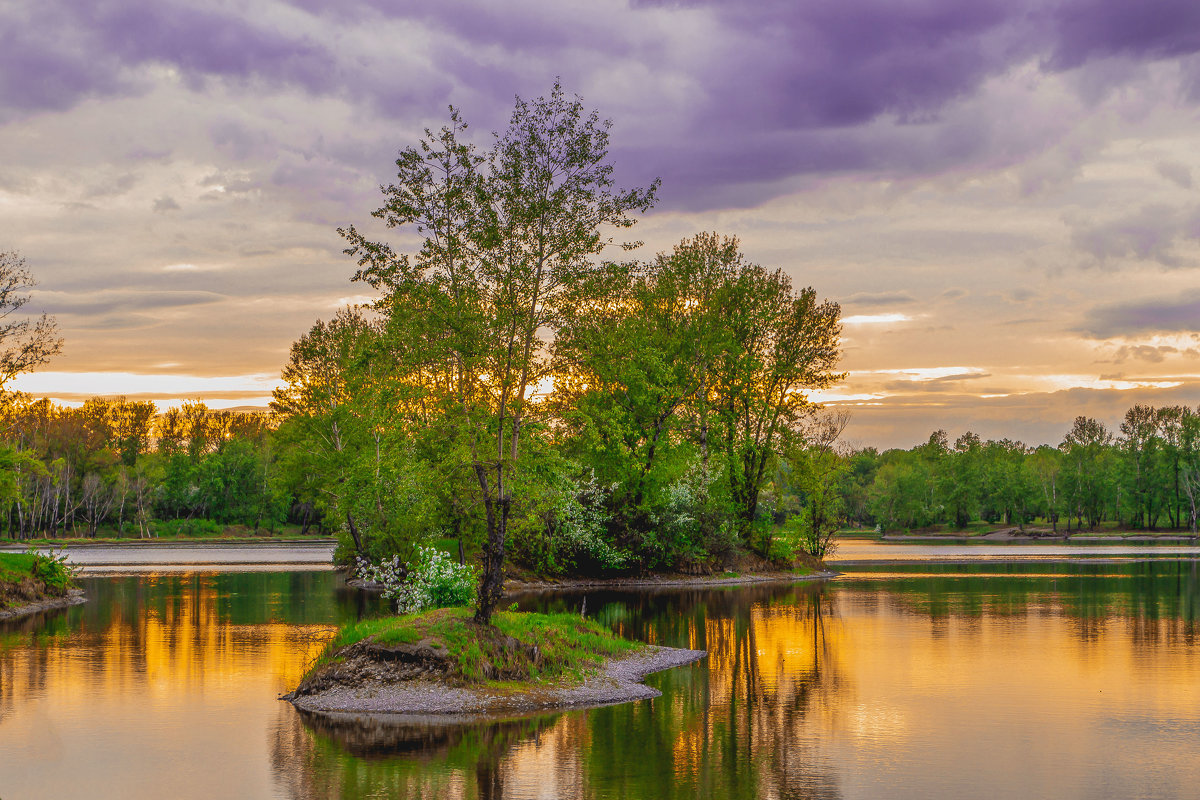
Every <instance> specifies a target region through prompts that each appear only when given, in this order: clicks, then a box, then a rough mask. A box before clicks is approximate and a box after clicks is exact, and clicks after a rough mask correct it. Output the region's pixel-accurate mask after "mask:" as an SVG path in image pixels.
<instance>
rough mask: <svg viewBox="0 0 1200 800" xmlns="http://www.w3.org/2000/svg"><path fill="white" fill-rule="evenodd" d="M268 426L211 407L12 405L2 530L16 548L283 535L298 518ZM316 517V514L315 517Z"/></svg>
mask: <svg viewBox="0 0 1200 800" xmlns="http://www.w3.org/2000/svg"><path fill="white" fill-rule="evenodd" d="M271 437H272V433H271V424H270V417H269V415H268V414H266V413H240V412H234V411H216V410H212V409H209V408H207V407H205V406H204V405H203V404H202V403H186V404H184V405H183V407H182V408H172V409H168V410H166V411H165V412H163V413H159V412H158V409H157V408H156V407H155V405H154V403H152V402H149V401H126V400H122V399H115V400H112V399H103V398H93V399H91V400H88V401H87V402H86V403H84V404H83V406H82V407H80V408H66V407H62V406H58V405H55V404H53V403H51V402H50V401H49V400H46V399H43V400H38V401H35V402H29V401H22V400H20V399H19V398H11V397H10V398H9V402H7V403H6V404H5V406H4V409H3V412H2V418H0V464H2V469H0V508H3V518H2V520H0V524H2V526H3V529H4V533H5V534H6V535H8V536H9V537H12V538H19V539H28V538H31V537H51V536H58V537H67V536H90V537H94V536H96V535H97V532H98V531H99V530H100V528H101V527H102V526H106V527H111V528H112V532H113V533H116V534H117V535H121V536H134V535H136V536H142V537H149V536H153V535H156V534H157V533H161V532H171V533H174V532H179V533H188V532H193V533H199V532H204V531H206V530H208V531H211V530H213V529H219V526H220V525H223V524H240V525H246V526H249V527H251V528H254V529H258V528H259V527H267V528H274V527H275V526H277V525H278V524H279V523H280V522H282V521H283V520H284V519H285V518H286V516H287V515H288V513H289V512H290V511H293V510H295V511H296V513H297V514H299V515H300V517H301V518H302V519H303V518H305V517H306V516H307V519H306V520H305V521H308V519H312V518H313V512H312V509H311V507H310V508H308V509H303V508H299V507H297V508H295V509H294V508H293V507H294V506H295V504H294V503H293V502H292V501H291V497H290V494H289V493H288V491H287V490H286V487H283V486H282V485H281V483H280V480H279V476H278V475H277V474H276V472H275V470H274V465H275V458H274V455H273V448H272V445H271ZM306 512H307V515H306Z"/></svg>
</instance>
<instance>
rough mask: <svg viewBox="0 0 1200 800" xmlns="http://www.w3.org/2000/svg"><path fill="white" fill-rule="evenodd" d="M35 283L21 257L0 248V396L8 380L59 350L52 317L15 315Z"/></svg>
mask: <svg viewBox="0 0 1200 800" xmlns="http://www.w3.org/2000/svg"><path fill="white" fill-rule="evenodd" d="M35 285H37V281H35V280H34V279H33V275H32V273H30V271H29V269H28V268H27V267H26V266H25V259H23V258H21V257H20V256H19V255H17V253H15V252H12V251H9V252H0V399H4V398H5V397H6V395H7V393H8V390H7V389H6V385H7V384H8V382H9V381H11V380H12V379H13V378H15V377H16V376H18V375H21V374H23V373H26V372H29V371H30V370H32V369H33V368H34V367H37V366H40V365H41V364H45V363H46V362H47V361H49V360H50V358H51V357H52V356H55V355H58V353H59V352H60V351H61V350H62V343H63V340H62V338H61V337H59V335H58V325H57V323H56V322H55V320H54V318H53V317H49V316H47V315H46V314H42V315H41V316H40V317H35V318H33V319H30V318H27V317H20V316H18V312H20V311H21V309H23V308H24V307H25V305H26V304H28V303H29V295H28V294H26V293H27V292H28V291H29V290H30V289H31V288H33V287H34V286H35Z"/></svg>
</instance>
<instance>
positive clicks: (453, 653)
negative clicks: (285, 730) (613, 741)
mask: <svg viewBox="0 0 1200 800" xmlns="http://www.w3.org/2000/svg"><path fill="white" fill-rule="evenodd" d="M703 655H704V653H703V652H702V651H695V650H677V649H675V648H668V647H654V646H651V645H645V644H641V643H638V642H632V641H629V640H627V639H622V638H620V637H619V636H616V635H615V634H613V633H612V632H611V631H609V630H607V629H605V628H604V627H602V626H600V625H598V624H597V623H595V622H592V621H590V620H586V619H583V618H581V617H580V616H578V615H576V614H534V613H521V612H513V611H501V612H497V613H495V614H494V615H493V616H492V624H491V625H479V624H477V623H475V622H474V621H473V619H472V612H471V610H470V609H466V608H441V609H436V610H433V611H426V612H423V613H420V614H412V615H406V616H399V617H386V618H381V619H371V620H364V621H361V622H358V623H355V624H353V625H348V626H346V627H344V628H342V630H341V631H339V632H338V634H337V635H336V636H335V637H334V638H333V639H332V640H331V641H330V642H329V644H328V645H327V646H326V648H325V650H324V651H323V652H322V653H321V654H320V655H319V656H318V657H317V659H316V661H315V662H314V663H313V666H312V667H311V668H309V670H308V672H307V673H306V674H305V676H304V679H303V680H302V681H301V683H300V686H299V687H297V689H296V691H294V692H292V693H291V694H290V695H287V696H286V699H288V700H291V701H292V702H294V703H296V705H297V706H298V707H300V708H302V709H304V710H308V711H324V712H339V711H343V712H363V711H375V712H393V713H420V714H478V713H491V712H503V711H508V712H511V711H526V710H534V709H542V708H549V707H568V706H580V705H599V704H605V703H613V702H621V701H624V700H634V699H641V698H644V697H654V696H657V694H658V693H657V692H656V691H654V690H652V689H649V688H648V687H646V686H643V685H641V684H640V683H639V681H640V680H641V678H642V677H644V676H645V675H646V674H648V673H650V672H656V671H658V670H661V669H666V668H668V667H673V666H678V665H681V664H686V663H688V662H691V661H695V660H696V659H698V658H700V657H702V656H703Z"/></svg>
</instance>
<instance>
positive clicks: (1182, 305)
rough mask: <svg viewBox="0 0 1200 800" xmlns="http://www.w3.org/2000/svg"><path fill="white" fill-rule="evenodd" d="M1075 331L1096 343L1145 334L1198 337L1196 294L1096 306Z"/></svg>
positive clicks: (1199, 318)
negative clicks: (1173, 334)
mask: <svg viewBox="0 0 1200 800" xmlns="http://www.w3.org/2000/svg"><path fill="white" fill-rule="evenodd" d="M1077 330H1079V331H1080V332H1081V333H1085V334H1087V335H1088V336H1091V337H1093V338H1096V339H1109V338H1112V337H1115V336H1137V335H1144V334H1148V333H1193V334H1200V291H1192V292H1186V293H1184V294H1183V295H1177V296H1175V297H1156V298H1146V299H1142V300H1133V301H1130V302H1127V303H1114V304H1112V305H1106V306H1099V307H1097V308H1093V309H1092V310H1091V311H1089V312H1088V313H1087V316H1086V318H1085V319H1084V321H1083V324H1082V325H1080V326H1079V327H1078V328H1077ZM1133 355H1135V356H1137V355H1138V354H1136V353H1133Z"/></svg>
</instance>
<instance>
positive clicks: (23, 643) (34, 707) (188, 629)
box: [0, 575, 335, 798]
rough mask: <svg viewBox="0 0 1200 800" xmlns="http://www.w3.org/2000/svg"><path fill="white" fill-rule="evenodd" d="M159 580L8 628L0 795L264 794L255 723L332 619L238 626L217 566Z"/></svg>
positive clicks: (3, 652) (0, 664) (291, 681)
mask: <svg viewBox="0 0 1200 800" xmlns="http://www.w3.org/2000/svg"><path fill="white" fill-rule="evenodd" d="M164 579H166V578H164V577H163V576H147V578H146V579H145V581H146V582H145V584H144V588H145V592H144V596H138V597H134V598H126V601H125V602H121V603H113V604H112V605H111V606H110V607H109V608H107V609H104V610H103V613H94V614H92V615H90V616H89V615H87V614H84V615H83V616H82V619H81V620H80V621H79V623H78V624H77V625H73V626H71V628H70V629H67V630H63V631H61V632H59V633H47V632H46V631H44V630H39V631H36V632H31V633H24V634H23V633H13V632H10V633H9V634H7V635H6V636H5V638H4V639H3V641H2V643H0V796H3V797H5V798H8V797H51V796H60V797H67V796H77V797H89V798H95V797H154V796H157V797H163V798H166V797H210V798H211V797H241V796H245V797H251V796H270V795H271V793H272V792H271V785H272V783H271V780H272V779H271V774H270V770H269V767H268V761H267V758H266V741H265V736H264V731H263V729H262V727H261V725H260V724H259V721H258V720H259V718H260V717H264V715H265V714H266V713H267V712H268V710H271V709H272V707H273V706H275V705H279V704H280V702H279V701H278V700H277V699H276V698H277V696H278V694H279V693H280V692H282V691H286V690H287V689H288V688H290V687H292V686H294V685H295V684H296V683H297V682H298V680H299V678H300V676H301V674H302V673H303V670H304V667H305V665H306V664H307V663H308V662H309V660H310V659H311V658H312V657H313V656H315V654H316V652H318V651H319V649H320V648H321V646H322V643H323V641H324V639H325V638H327V637H328V636H330V635H332V633H333V632H334V631H335V628H334V627H333V626H330V625H290V624H284V623H282V622H263V623H260V624H246V625H238V624H234V623H232V622H231V621H230V620H229V618H228V615H227V614H223V613H222V612H221V611H220V610H219V607H220V605H221V603H220V602H219V600H220V598H219V596H218V592H217V590H216V589H215V587H214V586H213V581H212V576H204V575H200V576H192V577H191V578H190V579H187V580H184V581H183V583H180V584H179V585H178V588H177V590H174V591H170V592H169V593H168V598H167V600H166V602H154V601H153V600H152V598H157V597H158V596H160V595H161V593H162V588H163V587H161V586H159V585H158V584H159V582H160V580H164ZM172 579H173V580H175V581H179V580H180V578H179V576H173V578H172ZM85 608H86V607H85ZM70 613H72V614H75V613H82V612H75V611H72V612H70ZM256 751H257V752H260V753H262V756H263V757H262V758H259V759H257V760H255V759H253V758H247V754H250V753H254V752H256ZM198 756H199V757H198ZM49 787H53V789H50V788H49Z"/></svg>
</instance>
